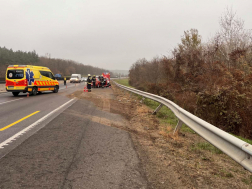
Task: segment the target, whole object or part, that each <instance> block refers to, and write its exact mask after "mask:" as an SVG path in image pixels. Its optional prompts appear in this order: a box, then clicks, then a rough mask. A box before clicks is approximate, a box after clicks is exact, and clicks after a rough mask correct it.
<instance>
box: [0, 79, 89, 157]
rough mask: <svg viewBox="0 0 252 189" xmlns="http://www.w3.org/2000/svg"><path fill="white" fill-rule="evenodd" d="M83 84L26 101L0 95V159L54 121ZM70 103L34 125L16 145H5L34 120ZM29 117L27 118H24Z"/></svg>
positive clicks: (71, 85) (22, 97) (9, 95)
mask: <svg viewBox="0 0 252 189" xmlns="http://www.w3.org/2000/svg"><path fill="white" fill-rule="evenodd" d="M84 85H85V83H81V84H76V86H75V84H68V86H67V88H66V87H65V86H63V85H60V91H59V92H58V93H52V92H45V93H42V94H38V95H36V96H30V97H26V94H22V93H21V94H20V95H19V96H18V97H14V96H13V95H12V93H5V94H1V95H0V158H1V157H3V156H5V155H6V154H7V153H8V152H9V151H11V150H12V149H14V148H15V147H16V146H18V145H19V144H20V143H21V142H23V141H24V140H25V139H26V138H28V137H29V136H31V135H32V134H34V133H35V132H36V131H37V130H39V129H41V128H42V127H43V126H45V125H46V124H47V123H49V122H50V120H52V119H53V118H55V117H56V116H57V115H58V114H59V113H60V112H62V111H63V110H65V109H66V108H67V107H69V106H70V105H71V104H73V103H74V102H75V100H72V101H71V102H69V101H70V100H71V99H70V98H69V97H67V95H69V94H71V93H73V92H74V91H76V90H80V89H82V88H83V86H84ZM67 102H69V103H68V104H66V105H65V106H64V107H62V108H60V109H59V110H58V111H56V112H54V113H53V114H52V115H50V116H48V117H46V119H45V120H43V121H42V122H41V123H40V124H38V125H36V126H35V127H34V128H32V129H31V130H29V131H27V132H26V133H25V134H22V136H19V137H16V138H15V141H13V142H10V143H7V144H8V145H5V143H4V142H5V141H6V140H8V139H9V138H10V137H12V136H14V135H15V134H17V133H18V132H20V131H22V130H23V129H25V128H26V127H28V126H29V125H32V124H33V123H35V122H36V121H37V120H39V119H41V118H43V117H44V116H46V115H47V114H49V113H50V112H52V111H54V110H55V109H57V108H59V107H60V106H62V105H63V104H65V103H67ZM27 116H28V117H27ZM3 143H4V146H1V144H3Z"/></svg>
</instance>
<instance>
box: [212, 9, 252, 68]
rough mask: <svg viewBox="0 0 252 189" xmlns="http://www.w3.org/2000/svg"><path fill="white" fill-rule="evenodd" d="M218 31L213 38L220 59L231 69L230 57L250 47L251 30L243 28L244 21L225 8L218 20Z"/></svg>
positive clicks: (251, 42) (251, 43)
mask: <svg viewBox="0 0 252 189" xmlns="http://www.w3.org/2000/svg"><path fill="white" fill-rule="evenodd" d="M220 27H221V29H220V31H219V32H218V33H217V34H216V36H215V43H216V45H218V46H219V51H220V59H221V60H223V61H224V62H225V63H226V64H227V65H228V68H230V67H231V63H232V61H230V55H231V53H232V52H233V51H236V50H247V49H248V48H250V47H251V45H252V33H251V30H246V29H245V28H244V21H243V20H242V19H240V18H238V17H237V16H236V13H235V12H233V10H232V9H229V8H227V9H226V12H225V13H224V14H223V15H222V16H221V19H220Z"/></svg>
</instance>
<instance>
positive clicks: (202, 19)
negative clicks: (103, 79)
mask: <svg viewBox="0 0 252 189" xmlns="http://www.w3.org/2000/svg"><path fill="white" fill-rule="evenodd" d="M227 7H229V8H230V7H232V9H233V10H234V11H235V12H236V13H237V15H238V17H240V18H241V19H243V20H244V21H245V28H247V29H252V11H251V10H252V0H0V26H1V27H0V46H1V47H3V46H5V47H7V48H12V49H13V50H15V51H16V50H22V51H32V50H36V52H37V53H38V54H39V55H40V56H44V55H45V54H46V53H49V54H51V57H52V58H62V59H70V60H75V61H77V62H81V63H83V64H88V65H92V66H97V67H102V68H107V69H111V70H112V69H129V68H130V66H131V65H132V64H133V63H134V62H135V61H136V60H138V59H139V58H147V59H151V58H153V57H154V56H162V55H168V54H169V53H170V51H171V50H172V49H173V48H174V47H176V46H177V44H178V43H180V38H181V36H182V35H183V32H184V31H185V30H189V29H191V28H195V29H198V31H199V34H200V35H201V36H202V38H203V41H206V40H207V39H208V38H210V37H211V36H213V35H214V34H215V33H216V32H217V31H218V30H219V19H220V16H221V15H222V14H223V13H224V12H225V9H226V8H227Z"/></svg>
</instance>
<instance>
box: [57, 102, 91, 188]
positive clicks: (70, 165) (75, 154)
mask: <svg viewBox="0 0 252 189" xmlns="http://www.w3.org/2000/svg"><path fill="white" fill-rule="evenodd" d="M95 110H96V107H95V106H94V107H93V111H92V112H91V115H92V114H93V113H94V111H95ZM91 121H92V120H89V121H88V123H87V125H86V127H85V128H84V129H83V130H82V133H81V137H80V140H79V142H78V145H77V148H76V150H75V152H74V155H73V158H72V160H71V163H70V164H69V166H68V168H67V169H66V173H65V176H64V177H65V178H64V181H63V183H62V186H61V187H60V188H61V189H64V187H65V184H66V182H67V181H68V180H67V177H68V174H69V173H70V171H71V168H72V166H73V165H74V163H75V160H76V156H77V154H78V151H79V149H80V146H81V142H82V139H83V137H84V133H85V131H86V129H87V128H88V127H87V126H88V125H89V124H90V122H91ZM71 188H72V187H71Z"/></svg>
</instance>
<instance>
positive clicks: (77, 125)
mask: <svg viewBox="0 0 252 189" xmlns="http://www.w3.org/2000/svg"><path fill="white" fill-rule="evenodd" d="M73 88H75V87H73ZM107 90H110V89H107ZM73 91H74V90H73ZM100 91H105V90H103V89H97V90H94V91H92V94H90V93H86V94H84V95H86V96H87V95H92V96H94V95H97V97H100V95H101V93H100ZM62 95H64V94H62ZM84 95H83V96H84ZM104 95H106V94H105V93H104ZM47 96H49V95H47ZM108 98H113V95H112V94H110V93H109V94H107V96H106V99H105V101H103V100H102V101H99V103H98V104H97V105H95V104H94V103H92V102H91V101H89V100H84V99H81V98H80V99H78V101H77V102H76V103H74V104H72V105H71V106H70V107H68V108H67V109H65V110H64V111H63V112H62V113H61V114H60V115H58V116H57V117H55V118H54V119H53V120H52V121H50V123H49V124H47V125H46V126H45V127H43V128H41V129H40V130H39V131H37V132H36V134H33V135H32V136H30V137H29V138H28V139H27V140H25V141H24V142H23V143H22V144H21V145H19V146H17V147H16V148H15V149H13V150H12V151H11V152H10V153H8V154H7V155H6V156H4V157H2V158H0V188H1V189H5V188H6V189H9V188H13V189H15V188H25V189H27V188H36V189H38V188H62V189H69V188H76V189H77V188H87V189H89V188H104V189H105V188H142V189H145V188H147V186H148V181H147V180H146V176H145V172H144V170H143V169H142V166H141V163H140V160H139V158H138V154H137V152H136V151H135V149H134V145H133V143H132V140H131V136H130V134H129V133H128V132H126V131H124V130H120V129H117V128H114V127H111V126H110V125H111V124H112V123H111V122H110V121H115V122H119V123H120V124H123V123H125V121H124V118H123V117H121V116H120V115H117V114H113V113H110V112H109V111H108V110H109V109H108V107H110V101H109V99H108ZM107 103H109V104H107ZM97 106H98V107H97ZM105 120H106V121H105ZM125 126H126V125H125ZM0 151H1V149H0Z"/></svg>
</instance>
